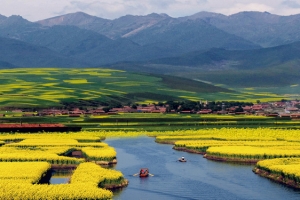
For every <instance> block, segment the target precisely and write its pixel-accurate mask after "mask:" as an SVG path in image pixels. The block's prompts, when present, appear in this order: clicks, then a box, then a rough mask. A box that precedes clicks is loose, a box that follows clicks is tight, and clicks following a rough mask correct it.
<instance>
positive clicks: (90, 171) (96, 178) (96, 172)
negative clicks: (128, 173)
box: [71, 162, 124, 187]
mask: <svg viewBox="0 0 300 200" xmlns="http://www.w3.org/2000/svg"><path fill="white" fill-rule="evenodd" d="M123 179H124V178H123V174H122V173H121V172H120V171H116V170H112V169H105V168H102V167H100V166H99V165H97V164H95V163H90V162H87V163H81V164H80V165H79V166H78V167H77V169H76V170H75V171H74V173H73V175H72V177H71V184H77V183H82V184H87V185H94V186H95V187H97V186H99V185H101V183H104V182H105V183H113V182H115V183H120V181H121V180H123Z"/></svg>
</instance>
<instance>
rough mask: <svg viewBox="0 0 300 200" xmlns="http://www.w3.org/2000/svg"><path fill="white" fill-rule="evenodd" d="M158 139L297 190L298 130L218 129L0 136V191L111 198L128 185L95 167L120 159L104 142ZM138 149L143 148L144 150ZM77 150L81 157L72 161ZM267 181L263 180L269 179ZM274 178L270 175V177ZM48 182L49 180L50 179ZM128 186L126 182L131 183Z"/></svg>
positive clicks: (117, 175) (27, 195)
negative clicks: (62, 177)
mask: <svg viewBox="0 0 300 200" xmlns="http://www.w3.org/2000/svg"><path fill="white" fill-rule="evenodd" d="M141 136H142V137H145V136H150V137H156V142H158V143H167V144H172V145H174V147H173V148H174V149H175V150H179V151H187V152H192V153H198V154H204V158H207V159H212V160H217V161H218V160H220V161H226V162H246V163H257V164H256V165H255V167H254V168H253V171H254V172H255V173H257V174H260V175H262V176H265V177H268V178H272V177H273V178H274V177H275V178H278V177H280V178H281V179H282V180H284V181H282V183H285V184H287V185H289V186H292V187H296V188H297V187H299V185H300V174H299V163H300V161H299V159H300V140H299V138H300V137H299V136H300V135H299V131H298V130H288V129H275V130H274V129H269V128H256V129H252V128H248V129H245V128H222V129H202V130H177V131H151V132H147V131H82V132H76V133H71V132H70V133H51V134H50V133H38V134H29V133H27V134H20V133H15V134H9V133H3V134H1V135H0V141H1V143H0V144H1V147H0V169H1V170H0V171H1V173H0V191H1V195H2V196H1V197H5V198H7V199H18V198H24V197H25V198H29V199H57V198H62V199H111V198H113V193H112V192H111V191H110V190H109V189H105V188H112V187H113V186H117V187H124V186H126V185H127V184H128V182H127V181H126V179H125V178H124V176H123V174H122V172H120V171H116V170H114V169H107V168H102V167H101V166H99V164H100V165H101V164H104V163H105V162H110V161H113V160H115V159H118V156H117V154H116V151H115V150H114V148H113V147H110V146H108V145H107V144H106V143H103V142H101V140H103V139H104V138H119V139H120V138H124V137H126V138H127V139H129V140H130V138H132V137H141ZM141 148H144V146H142V147H141ZM74 151H76V152H78V151H81V152H82V153H83V157H81V158H76V157H72V156H70V155H72V152H74ZM199 156H200V155H199ZM59 167H61V168H67V167H72V168H74V169H75V170H74V171H73V173H72V175H71V176H70V180H69V183H65V184H58V185H53V184H47V183H46V184H45V182H44V181H45V179H47V177H48V176H49V170H51V169H52V168H59ZM266 174H267V175H268V176H267V175H266ZM270 174H271V175H272V176H271V175H270ZM48 179H49V177H48ZM129 184H130V183H129Z"/></svg>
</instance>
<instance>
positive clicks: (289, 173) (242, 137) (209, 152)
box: [151, 128, 300, 188]
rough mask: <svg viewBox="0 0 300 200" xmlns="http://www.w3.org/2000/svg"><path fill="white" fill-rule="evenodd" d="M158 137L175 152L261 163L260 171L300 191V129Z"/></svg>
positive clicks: (197, 132)
mask: <svg viewBox="0 0 300 200" xmlns="http://www.w3.org/2000/svg"><path fill="white" fill-rule="evenodd" d="M151 135H152V136H154V135H155V133H153V134H152V133H151ZM156 136H157V137H156V141H157V142H160V143H171V144H174V149H177V150H184V151H188V152H194V153H201V154H204V157H205V158H208V159H213V160H220V161H234V162H253V163H256V162H257V165H256V167H257V168H258V169H263V170H265V171H267V172H269V173H271V174H280V175H281V176H283V177H284V178H286V179H288V180H292V181H294V182H295V184H293V187H298V188H300V171H299V166H300V165H299V163H300V160H299V159H300V137H299V136H300V131H299V130H291V129H270V128H256V129H252V128H246V129H238V128H222V129H206V130H204V129H202V130H190V131H178V132H176V131H175V132H168V133H164V134H162V133H156ZM286 182H288V181H286ZM283 183H285V182H284V181H283Z"/></svg>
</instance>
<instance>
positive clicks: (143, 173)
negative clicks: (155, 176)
mask: <svg viewBox="0 0 300 200" xmlns="http://www.w3.org/2000/svg"><path fill="white" fill-rule="evenodd" d="M148 176H149V170H148V168H142V169H141V170H140V177H148Z"/></svg>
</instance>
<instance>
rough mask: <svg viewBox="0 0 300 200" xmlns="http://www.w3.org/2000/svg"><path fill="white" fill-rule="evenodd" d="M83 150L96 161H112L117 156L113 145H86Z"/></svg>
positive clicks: (90, 158)
mask: <svg viewBox="0 0 300 200" xmlns="http://www.w3.org/2000/svg"><path fill="white" fill-rule="evenodd" d="M81 150H82V152H83V153H84V154H85V155H86V157H87V158H88V159H89V160H94V161H112V160H113V159H115V158H116V156H117V152H116V151H115V149H114V148H112V147H105V148H101V149H98V148H91V147H84V148H82V149H81Z"/></svg>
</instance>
